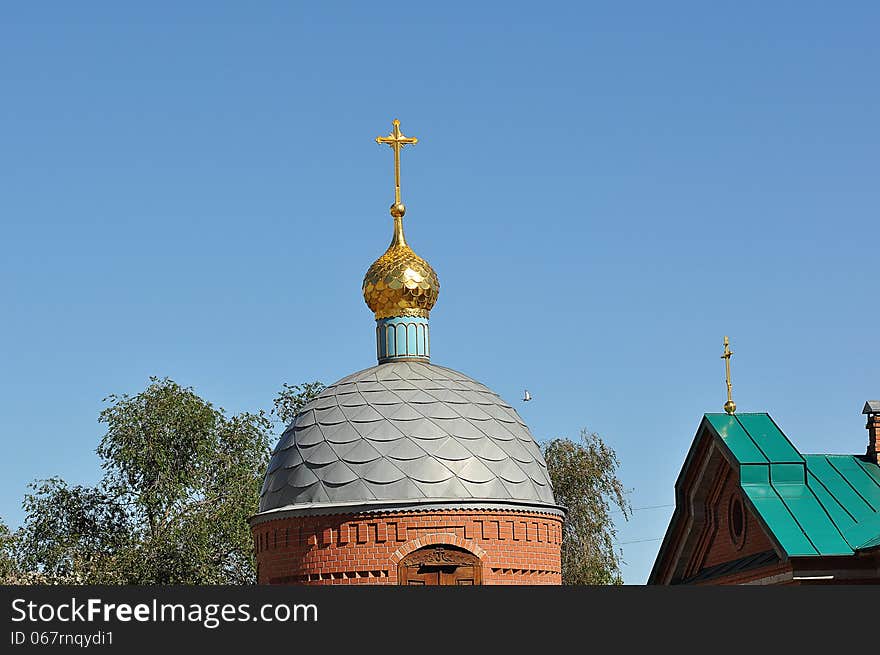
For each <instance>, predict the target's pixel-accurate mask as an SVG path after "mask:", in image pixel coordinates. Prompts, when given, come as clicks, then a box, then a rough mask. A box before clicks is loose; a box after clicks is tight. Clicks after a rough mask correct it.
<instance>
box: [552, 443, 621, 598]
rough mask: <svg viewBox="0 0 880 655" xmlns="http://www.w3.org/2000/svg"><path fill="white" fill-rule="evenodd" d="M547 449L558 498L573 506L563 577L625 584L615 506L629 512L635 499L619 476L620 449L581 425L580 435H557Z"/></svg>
mask: <svg viewBox="0 0 880 655" xmlns="http://www.w3.org/2000/svg"><path fill="white" fill-rule="evenodd" d="M543 450H544V459H545V460H546V462H547V469H548V471H549V473H550V481H551V483H552V484H553V492H554V495H555V497H556V502H557V503H559V504H560V505H563V506H565V507H566V509H567V510H568V513H567V514H566V517H565V523H564V525H563V536H562V583H563V584H569V585H578V584H592V585H596V584H622V582H623V580H622V577H621V573H620V565H621V563H622V560H621V553H620V552H619V551H618V550H616V549H615V546H614V542H615V540H616V537H617V531H616V529H615V526H614V520H613V516H612V512H613V511H614V510H613V509H612V507H616V508H617V509H618V510H619V511H620V512H622V513H623V516H624V518H627V517H628V516H629V512H630V505H629V501H628V500H627V497H626V490H625V489H624V487H623V484H622V483H621V481H620V480H619V479H618V478H617V469H618V466H619V462H618V460H617V455H616V454H615V452H614V450H612V449H611V448H610V447H609V446H608V445H607V444H605V442H603V441H602V438H601V437H600V436H599V435H598V434H596V433H592V432H588V431H587V430H581V433H580V438H579V440H578V441H572V440H570V439H554V440H552V441H550V442H549V443H547V444H546V445H545V446H544V448H543Z"/></svg>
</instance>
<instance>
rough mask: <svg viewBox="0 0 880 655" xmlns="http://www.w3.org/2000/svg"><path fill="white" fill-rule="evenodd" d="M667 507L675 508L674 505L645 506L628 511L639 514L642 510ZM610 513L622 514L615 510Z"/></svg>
mask: <svg viewBox="0 0 880 655" xmlns="http://www.w3.org/2000/svg"><path fill="white" fill-rule="evenodd" d="M667 507H675V505H674V504H669V505H647V506H645V507H633V508H632V509H630V510H629V511H630V512H641V511H642V510H644V509H666V508H667ZM611 513H612V514H623V510H621V509H616V510H614V511H613V512H611Z"/></svg>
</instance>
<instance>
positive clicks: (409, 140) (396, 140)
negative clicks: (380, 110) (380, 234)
mask: <svg viewBox="0 0 880 655" xmlns="http://www.w3.org/2000/svg"><path fill="white" fill-rule="evenodd" d="M418 142H419V140H418V139H417V138H416V137H414V136H413V137H409V136H404V135H403V133H402V132H401V131H400V121H399V120H397V119H396V118H395V119H394V120H393V121H392V123H391V134H389V135H388V136H377V137H376V143H378V144H382V143H385V144H387V145H388V146H389V147H390V148H391V149H392V150H393V151H394V204H395V206H397V205H400V204H401V202H400V151H401V150H402V149H403V147H404V146H408V145H415V144H417V143H418Z"/></svg>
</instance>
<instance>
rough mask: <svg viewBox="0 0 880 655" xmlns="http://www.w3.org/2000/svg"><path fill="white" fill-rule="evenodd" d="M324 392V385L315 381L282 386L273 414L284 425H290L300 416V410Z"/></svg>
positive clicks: (275, 401)
mask: <svg viewBox="0 0 880 655" xmlns="http://www.w3.org/2000/svg"><path fill="white" fill-rule="evenodd" d="M323 390H324V384H323V383H322V382H318V381H317V380H315V381H314V382H304V383H302V384H287V383H286V382H285V383H284V384H283V385H281V391H279V392H278V395H277V396H275V400H274V401H272V402H273V404H274V407H273V408H272V413H273V414H275V416H277V417H278V419H279V420H280V421H281V422H282V423H283V424H284V425H288V424H289V423H290V422H291V421H292V420H293V418H294V417H295V416H296V415H297V414H299V410H301V409H302V408H303V406H304V405H305V404H306V403H307V402H309V401H310V400H311V399H312V398H314V397H315V396H317V395H318V394H319V393H321V392H322V391H323Z"/></svg>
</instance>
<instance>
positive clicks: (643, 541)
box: [617, 537, 663, 546]
mask: <svg viewBox="0 0 880 655" xmlns="http://www.w3.org/2000/svg"><path fill="white" fill-rule="evenodd" d="M662 539H663V537H657V538H656V539H636V540H635V541H619V542H618V543H617V545H618V546H626V545H628V544H645V543H648V542H649V541H661V540H662Z"/></svg>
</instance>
